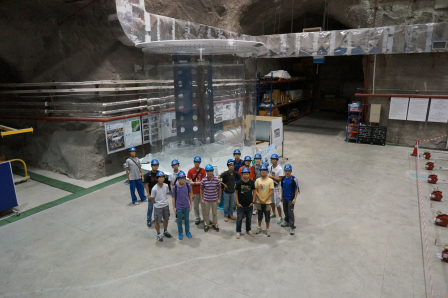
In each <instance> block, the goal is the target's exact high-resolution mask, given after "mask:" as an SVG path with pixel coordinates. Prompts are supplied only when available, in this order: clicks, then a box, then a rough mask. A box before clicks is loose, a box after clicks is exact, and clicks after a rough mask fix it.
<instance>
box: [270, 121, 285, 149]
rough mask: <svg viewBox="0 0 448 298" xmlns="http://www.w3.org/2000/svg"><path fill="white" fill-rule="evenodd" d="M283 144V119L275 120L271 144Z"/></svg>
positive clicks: (272, 124)
mask: <svg viewBox="0 0 448 298" xmlns="http://www.w3.org/2000/svg"><path fill="white" fill-rule="evenodd" d="M282 143H283V122H282V118H274V119H272V121H271V144H274V145H275V146H279V145H281V144H282Z"/></svg>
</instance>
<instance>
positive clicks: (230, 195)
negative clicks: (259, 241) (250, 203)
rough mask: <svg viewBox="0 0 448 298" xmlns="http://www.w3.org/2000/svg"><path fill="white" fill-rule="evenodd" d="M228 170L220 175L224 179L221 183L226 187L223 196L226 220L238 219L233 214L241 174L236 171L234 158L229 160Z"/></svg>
mask: <svg viewBox="0 0 448 298" xmlns="http://www.w3.org/2000/svg"><path fill="white" fill-rule="evenodd" d="M227 168H228V170H227V171H224V172H222V173H221V175H220V176H219V177H218V178H219V179H221V180H222V182H221V184H222V186H223V187H224V188H223V192H222V196H223V200H224V221H225V222H228V221H229V218H230V219H233V220H236V217H235V216H233V211H234V210H235V185H236V181H238V180H239V179H240V178H241V176H240V174H239V173H238V172H236V171H235V161H234V160H233V159H229V160H227Z"/></svg>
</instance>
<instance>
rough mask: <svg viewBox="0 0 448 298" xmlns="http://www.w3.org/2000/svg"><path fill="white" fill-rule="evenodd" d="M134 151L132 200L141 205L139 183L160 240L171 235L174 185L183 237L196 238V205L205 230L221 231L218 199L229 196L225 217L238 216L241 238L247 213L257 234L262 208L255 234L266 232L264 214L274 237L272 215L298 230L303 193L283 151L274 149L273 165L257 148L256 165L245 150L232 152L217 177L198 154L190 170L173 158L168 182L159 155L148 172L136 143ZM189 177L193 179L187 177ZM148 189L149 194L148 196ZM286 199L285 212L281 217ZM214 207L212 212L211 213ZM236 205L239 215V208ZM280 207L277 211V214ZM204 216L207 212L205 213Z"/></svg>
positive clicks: (130, 163) (248, 228) (129, 168)
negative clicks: (255, 222) (192, 221)
mask: <svg viewBox="0 0 448 298" xmlns="http://www.w3.org/2000/svg"><path fill="white" fill-rule="evenodd" d="M129 151H130V155H131V156H130V157H129V158H128V159H127V160H126V174H127V177H128V183H129V185H130V190H131V197H132V203H133V204H136V205H138V204H139V203H138V201H137V197H136V195H135V189H137V191H138V194H139V196H140V200H141V201H142V202H144V201H148V212H147V217H146V220H147V226H148V227H151V225H152V219H153V218H152V217H153V214H154V225H155V228H156V231H157V240H158V241H163V237H164V236H165V237H167V238H171V237H172V236H171V234H170V233H169V232H168V230H167V228H168V220H169V217H170V210H169V203H168V196H167V194H168V193H169V189H170V188H171V193H172V206H173V209H174V213H175V214H176V218H177V226H178V232H179V235H178V238H179V239H180V240H182V239H183V238H184V233H183V232H184V229H183V226H182V222H184V224H185V235H186V236H187V237H188V238H191V237H192V235H191V233H190V220H189V214H190V211H191V210H192V209H194V214H195V224H196V225H199V224H200V223H201V222H202V221H203V222H204V232H208V231H209V229H210V228H213V229H214V230H215V231H216V232H219V226H218V204H219V203H220V202H221V197H222V199H223V200H224V221H225V222H228V221H229V219H231V220H236V238H237V239H240V237H241V230H242V224H243V219H244V218H246V234H247V235H249V236H252V237H254V236H255V235H254V233H253V232H252V230H251V220H252V215H255V214H258V228H257V230H256V231H255V233H256V234H261V233H262V228H261V224H262V221H263V217H264V220H265V225H266V236H267V237H270V236H271V233H270V230H269V225H270V219H271V218H277V223H278V224H281V226H282V227H289V228H290V234H291V235H294V233H295V229H296V227H295V218H294V206H295V203H296V200H297V195H298V194H299V193H300V190H299V183H298V181H297V178H295V177H294V176H292V166H291V165H290V164H287V165H285V167H284V168H283V169H282V167H281V166H280V165H279V164H278V159H279V158H278V155H277V154H272V156H271V163H272V166H270V167H269V166H268V165H266V164H261V160H262V157H261V155H260V154H258V153H257V154H255V156H254V160H255V164H254V165H253V166H252V158H251V157H250V156H246V157H245V158H244V160H242V159H241V151H240V150H239V149H236V150H235V151H234V152H233V155H234V158H233V159H229V160H228V161H227V167H228V170H227V171H224V172H222V173H221V174H220V175H219V176H218V177H216V176H214V168H213V166H212V165H210V164H208V165H206V166H205V168H201V167H200V165H201V162H202V160H201V157H200V156H196V157H195V158H194V159H193V163H194V167H193V168H191V169H190V170H189V171H188V172H187V174H185V172H183V171H180V170H179V161H178V160H173V161H172V162H171V167H172V168H173V171H172V173H171V174H170V175H169V176H168V182H169V184H170V187H168V184H166V183H164V182H165V173H163V172H161V171H159V170H158V169H159V161H158V160H157V159H153V160H152V161H151V171H149V172H148V173H146V174H143V171H142V168H141V163H140V160H139V159H138V158H137V157H136V149H135V148H134V147H133V148H131V149H130V150H129ZM187 178H188V183H187V181H186V179H187ZM145 189H146V193H147V194H149V196H150V197H149V200H148V198H147V197H146V196H145ZM282 205H283V212H284V214H285V217H284V219H283V218H282ZM210 207H211V209H212V218H211V219H210ZM235 209H236V212H237V216H236V217H235V216H234V215H233V214H234V211H235ZM276 211H277V212H278V217H277V214H276ZM201 217H202V218H201ZM160 223H163V229H164V231H163V233H161V231H160Z"/></svg>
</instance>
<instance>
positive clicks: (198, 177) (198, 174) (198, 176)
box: [187, 156, 207, 225]
mask: <svg viewBox="0 0 448 298" xmlns="http://www.w3.org/2000/svg"><path fill="white" fill-rule="evenodd" d="M201 161H202V159H201V157H200V156H196V157H195V158H194V159H193V162H194V167H193V168H191V169H190V170H189V171H188V174H187V178H188V180H189V181H190V185H191V186H192V187H193V207H194V215H195V217H196V220H195V222H194V223H195V224H196V225H198V224H199V223H200V222H201V221H202V219H201V215H202V218H204V205H202V204H201V181H202V179H204V178H205V176H207V175H206V173H205V171H204V169H202V168H201V167H200V165H201ZM199 205H201V211H202V212H199Z"/></svg>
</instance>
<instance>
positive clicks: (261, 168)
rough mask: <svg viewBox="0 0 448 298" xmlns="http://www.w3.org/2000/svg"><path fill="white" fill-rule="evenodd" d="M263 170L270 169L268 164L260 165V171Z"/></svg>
mask: <svg viewBox="0 0 448 298" xmlns="http://www.w3.org/2000/svg"><path fill="white" fill-rule="evenodd" d="M262 170H266V171H267V170H268V166H267V165H261V166H260V171H262Z"/></svg>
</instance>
